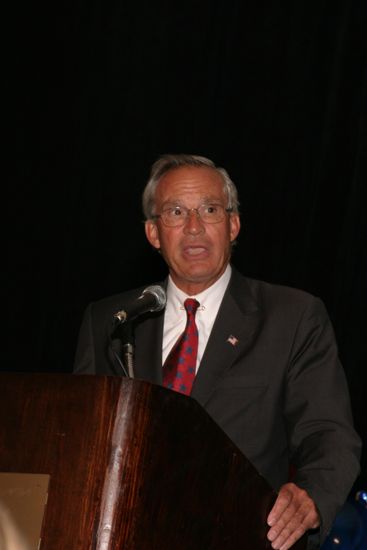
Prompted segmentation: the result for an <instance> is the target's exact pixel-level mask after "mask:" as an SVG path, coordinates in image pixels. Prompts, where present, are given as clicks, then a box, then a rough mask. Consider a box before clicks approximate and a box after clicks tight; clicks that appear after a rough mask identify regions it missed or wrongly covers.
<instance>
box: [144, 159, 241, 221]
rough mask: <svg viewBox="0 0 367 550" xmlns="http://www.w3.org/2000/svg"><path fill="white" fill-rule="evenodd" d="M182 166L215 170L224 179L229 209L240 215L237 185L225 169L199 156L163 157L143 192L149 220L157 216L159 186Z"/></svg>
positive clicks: (146, 214) (145, 213)
mask: <svg viewBox="0 0 367 550" xmlns="http://www.w3.org/2000/svg"><path fill="white" fill-rule="evenodd" d="M180 166H198V167H209V168H212V169H213V170H215V171H216V172H217V173H218V174H219V175H220V176H221V178H222V181H223V189H224V192H225V194H226V196H227V199H228V204H227V208H231V209H232V210H233V212H236V213H238V207H239V201H238V193H237V189H236V186H235V184H234V183H233V181H232V180H231V178H230V177H229V175H228V173H227V172H226V170H224V168H219V167H218V166H216V165H215V164H214V162H213V161H211V160H210V159H208V158H205V157H199V156H197V155H184V154H175V155H162V156H161V157H159V159H158V160H156V162H155V163H154V164H153V166H152V169H151V172H150V176H149V180H148V183H147V184H146V186H145V189H144V192H143V212H144V215H145V218H146V219H147V220H150V219H152V217H153V216H154V214H155V193H156V189H157V186H158V184H159V182H160V180H161V178H162V176H163V175H164V174H166V173H167V172H169V171H170V170H174V169H175V168H179V167H180Z"/></svg>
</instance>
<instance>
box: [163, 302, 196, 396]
mask: <svg viewBox="0 0 367 550" xmlns="http://www.w3.org/2000/svg"><path fill="white" fill-rule="evenodd" d="M199 305H200V304H199V302H198V301H197V300H194V299H193V298H187V300H185V302H184V306H185V309H186V313H187V321H186V327H185V330H184V332H183V333H182V334H181V336H180V337H179V339H178V340H177V342H176V344H175V345H174V346H173V348H172V349H171V351H170V353H169V354H168V357H167V359H166V361H165V363H164V365H163V386H165V387H166V388H169V389H171V390H174V391H178V392H180V393H184V394H186V395H190V393H191V388H192V384H193V382H194V379H195V371H196V358H197V355H198V340H199V337H198V329H197V326H196V323H195V313H196V310H197V308H198V307H199Z"/></svg>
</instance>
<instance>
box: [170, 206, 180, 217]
mask: <svg viewBox="0 0 367 550" xmlns="http://www.w3.org/2000/svg"><path fill="white" fill-rule="evenodd" d="M170 214H171V216H172V217H179V216H182V210H181V208H178V207H176V208H173V209H172V210H171V212H170Z"/></svg>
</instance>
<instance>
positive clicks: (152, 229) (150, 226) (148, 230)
mask: <svg viewBox="0 0 367 550" xmlns="http://www.w3.org/2000/svg"><path fill="white" fill-rule="evenodd" d="M145 235H146V237H147V239H148V241H149V242H150V244H151V245H152V246H153V247H154V248H157V249H159V248H160V247H161V243H160V240H159V235H158V227H157V224H156V223H154V222H152V221H151V220H147V221H146V222H145Z"/></svg>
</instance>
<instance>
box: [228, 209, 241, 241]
mask: <svg viewBox="0 0 367 550" xmlns="http://www.w3.org/2000/svg"><path fill="white" fill-rule="evenodd" d="M240 229H241V222H240V217H239V215H238V214H230V216H229V232H230V240H231V242H233V241H235V240H236V238H237V236H238V233H239V232H240Z"/></svg>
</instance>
